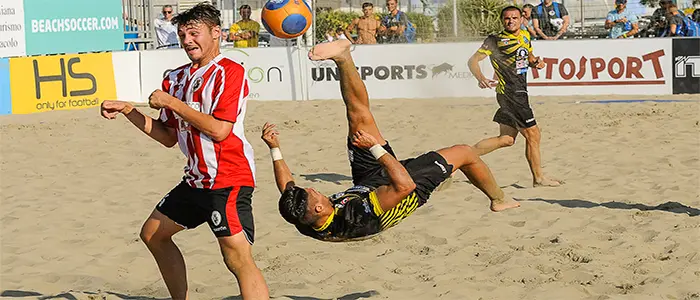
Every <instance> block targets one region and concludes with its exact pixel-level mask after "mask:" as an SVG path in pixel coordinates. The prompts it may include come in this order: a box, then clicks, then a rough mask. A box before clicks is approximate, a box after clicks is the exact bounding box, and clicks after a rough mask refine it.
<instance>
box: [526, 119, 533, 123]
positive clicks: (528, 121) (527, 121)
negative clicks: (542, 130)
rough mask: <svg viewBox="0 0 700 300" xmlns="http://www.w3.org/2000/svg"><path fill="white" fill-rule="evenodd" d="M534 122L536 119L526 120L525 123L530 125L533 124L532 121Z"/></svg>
mask: <svg viewBox="0 0 700 300" xmlns="http://www.w3.org/2000/svg"><path fill="white" fill-rule="evenodd" d="M534 120H535V118H530V119H527V120H525V123H530V122H532V121H534Z"/></svg>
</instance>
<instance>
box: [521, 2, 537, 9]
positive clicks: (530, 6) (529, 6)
mask: <svg viewBox="0 0 700 300" xmlns="http://www.w3.org/2000/svg"><path fill="white" fill-rule="evenodd" d="M526 8H529V9H533V8H535V6H534V5H532V4H530V3H528V4H525V5H523V9H526Z"/></svg>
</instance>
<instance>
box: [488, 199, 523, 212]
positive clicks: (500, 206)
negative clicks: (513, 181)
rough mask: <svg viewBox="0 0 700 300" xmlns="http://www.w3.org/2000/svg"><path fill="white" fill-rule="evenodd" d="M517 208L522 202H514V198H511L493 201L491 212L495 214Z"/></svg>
mask: <svg viewBox="0 0 700 300" xmlns="http://www.w3.org/2000/svg"><path fill="white" fill-rule="evenodd" d="M516 207H520V202H518V201H515V200H513V198H511V197H505V198H503V199H496V200H491V210H492V211H495V212H499V211H504V210H506V209H509V208H516Z"/></svg>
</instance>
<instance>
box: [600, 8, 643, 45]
mask: <svg viewBox="0 0 700 300" xmlns="http://www.w3.org/2000/svg"><path fill="white" fill-rule="evenodd" d="M605 28H606V29H610V35H609V36H610V38H613V39H619V38H632V37H633V36H634V35H635V34H637V32H639V24H638V22H637V16H635V15H634V14H633V13H631V12H630V11H629V10H627V0H615V9H614V10H611V11H610V12H609V13H608V17H607V18H606V20H605Z"/></svg>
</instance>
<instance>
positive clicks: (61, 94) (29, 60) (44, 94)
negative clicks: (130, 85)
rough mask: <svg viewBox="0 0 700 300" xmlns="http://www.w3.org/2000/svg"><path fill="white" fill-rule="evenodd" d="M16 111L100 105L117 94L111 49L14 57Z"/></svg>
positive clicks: (12, 85)
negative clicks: (71, 53) (109, 51)
mask: <svg viewBox="0 0 700 300" xmlns="http://www.w3.org/2000/svg"><path fill="white" fill-rule="evenodd" d="M10 91H11V95H12V114H28V113H35V112H45V111H52V110H69V109H79V108H88V107H95V106H99V105H100V103H101V102H102V101H103V100H109V99H115V98H116V96H117V95H116V87H115V84H114V68H113V65H112V54H111V53H91V54H73V55H56V56H37V57H22V58H11V59H10Z"/></svg>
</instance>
